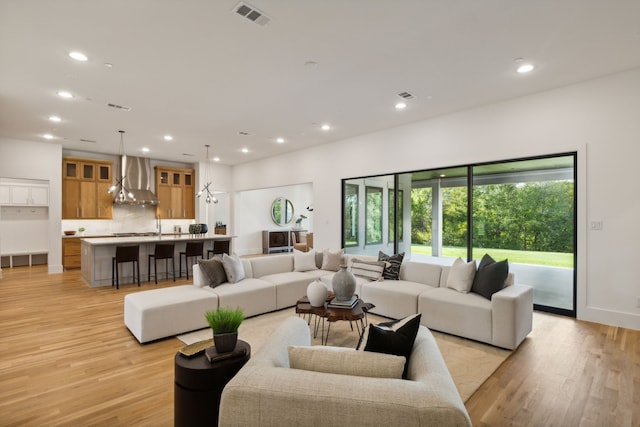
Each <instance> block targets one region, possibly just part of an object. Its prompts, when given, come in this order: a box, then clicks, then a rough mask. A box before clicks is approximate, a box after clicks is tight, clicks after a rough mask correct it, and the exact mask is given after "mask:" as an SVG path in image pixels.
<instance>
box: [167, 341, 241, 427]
mask: <svg viewBox="0 0 640 427" xmlns="http://www.w3.org/2000/svg"><path fill="white" fill-rule="evenodd" d="M240 348H245V349H246V355H245V356H241V357H236V358H234V359H227V360H223V361H221V362H215V363H211V362H209V360H208V359H207V356H206V355H205V354H204V352H202V353H200V354H199V355H197V356H194V357H191V358H187V357H185V356H183V355H182V354H181V353H180V352H178V353H176V357H175V386H174V425H175V427H183V426H189V427H194V426H217V425H218V413H219V411H220V397H221V396H222V389H223V388H224V386H225V385H227V383H228V382H229V381H230V380H231V378H233V377H234V376H235V374H237V373H238V371H239V370H240V368H242V367H243V366H244V364H245V363H247V361H248V360H249V357H251V346H250V345H249V343H247V342H245V341H242V340H238V344H237V345H236V350H238V349H240Z"/></svg>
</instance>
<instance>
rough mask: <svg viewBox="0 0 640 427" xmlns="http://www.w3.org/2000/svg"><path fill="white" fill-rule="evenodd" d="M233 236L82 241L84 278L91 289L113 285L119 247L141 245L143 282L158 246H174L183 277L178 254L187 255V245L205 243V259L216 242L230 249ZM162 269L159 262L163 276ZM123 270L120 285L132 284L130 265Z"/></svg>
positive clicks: (132, 237)
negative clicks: (166, 244) (226, 244)
mask: <svg viewBox="0 0 640 427" xmlns="http://www.w3.org/2000/svg"><path fill="white" fill-rule="evenodd" d="M233 237H234V236H227V235H222V234H163V235H145V236H121V237H120V236H119V237H93V238H91V237H89V238H82V239H81V240H80V243H81V247H80V255H81V268H82V278H83V279H84V280H85V281H86V282H87V283H88V284H89V286H90V287H92V288H95V287H99V286H111V259H112V257H114V256H115V254H116V246H120V245H140V258H139V259H140V281H148V280H149V278H148V277H147V271H148V263H149V254H152V253H153V252H154V249H155V245H156V243H175V266H176V277H178V276H179V275H180V272H179V271H178V265H179V260H180V258H179V254H180V252H184V250H185V247H186V244H187V242H190V241H203V242H204V256H205V257H206V255H207V249H213V242H214V241H229V247H231V239H232V238H233ZM189 261H190V262H192V259H191V258H190V259H189ZM162 264H164V263H162ZM162 267H164V265H162ZM162 267H161V264H160V263H158V273H160V274H161V275H162V273H163V272H164V269H163V268H162ZM183 268H184V267H183ZM120 269H121V270H120V284H123V283H132V282H133V279H132V277H133V271H132V266H131V264H130V263H127V264H121V265H120ZM169 271H171V267H169ZM152 273H153V271H152ZM160 277H162V276H160Z"/></svg>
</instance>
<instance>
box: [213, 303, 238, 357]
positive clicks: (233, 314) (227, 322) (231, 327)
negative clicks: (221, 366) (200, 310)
mask: <svg viewBox="0 0 640 427" xmlns="http://www.w3.org/2000/svg"><path fill="white" fill-rule="evenodd" d="M204 317H205V318H206V319H207V323H209V326H210V327H211V329H212V330H213V342H214V344H215V346H216V350H217V351H218V353H229V352H232V351H233V350H234V349H235V348H236V343H237V342H238V328H239V327H240V324H241V323H242V321H243V320H244V312H243V311H242V309H241V308H240V307H238V308H236V309H232V308H219V309H217V310H209V311H207V312H205V313H204Z"/></svg>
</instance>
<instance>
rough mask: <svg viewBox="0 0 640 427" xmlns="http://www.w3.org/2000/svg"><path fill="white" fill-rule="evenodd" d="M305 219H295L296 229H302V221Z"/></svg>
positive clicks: (301, 217) (303, 217) (302, 217)
mask: <svg viewBox="0 0 640 427" xmlns="http://www.w3.org/2000/svg"><path fill="white" fill-rule="evenodd" d="M303 219H307V217H306V216H304V215H300V216H299V217H298V219H296V228H302V220H303Z"/></svg>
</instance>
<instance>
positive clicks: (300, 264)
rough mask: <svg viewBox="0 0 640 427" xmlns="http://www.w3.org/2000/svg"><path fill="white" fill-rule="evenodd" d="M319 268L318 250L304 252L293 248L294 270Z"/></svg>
mask: <svg viewBox="0 0 640 427" xmlns="http://www.w3.org/2000/svg"><path fill="white" fill-rule="evenodd" d="M317 269H318V266H317V265H316V251H314V250H313V249H311V250H310V251H309V252H302V251H299V250H297V249H294V250H293V271H310V270H317Z"/></svg>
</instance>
